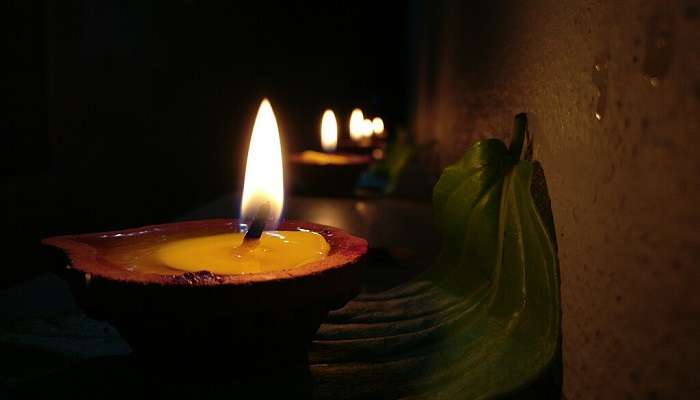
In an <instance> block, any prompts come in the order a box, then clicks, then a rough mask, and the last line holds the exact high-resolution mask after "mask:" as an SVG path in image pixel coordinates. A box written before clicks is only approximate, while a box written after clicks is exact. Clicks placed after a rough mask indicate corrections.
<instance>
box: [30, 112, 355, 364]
mask: <svg viewBox="0 0 700 400" xmlns="http://www.w3.org/2000/svg"><path fill="white" fill-rule="evenodd" d="M282 175H283V170H282V154H281V146H280V138H279V132H278V127H277V122H276V120H275V116H274V113H273V110H272V107H271V105H270V103H269V102H268V101H267V100H264V101H263V102H262V104H261V105H260V109H259V111H258V114H257V118H256V120H255V124H254V128H253V133H252V137H251V141H250V147H249V150H248V158H247V164H246V172H245V183H244V189H243V199H242V204H241V219H240V220H227V219H216V220H200V221H188V222H179V223H170V224H163V225H153V226H145V227H141V228H135V229H126V230H120V231H112V232H103V233H92V234H81V235H68V236H58V237H52V238H49V239H45V240H44V241H43V242H44V243H45V244H47V245H50V246H54V247H56V248H59V249H61V250H62V251H63V252H64V253H65V255H66V256H67V259H68V264H69V265H68V267H67V268H66V270H65V271H64V275H65V276H66V279H67V280H68V282H69V284H70V286H71V288H72V289H73V291H74V294H75V297H76V299H77V300H78V302H79V304H80V305H81V306H82V307H83V309H84V310H85V311H86V312H87V313H88V315H89V316H92V317H94V318H97V319H102V320H107V321H109V322H110V323H112V324H113V325H114V326H115V327H116V328H117V329H118V330H119V332H120V333H121V335H122V336H123V337H124V338H125V339H126V340H127V342H128V343H129V344H130V346H131V347H132V350H133V352H134V355H136V356H137V358H138V357H139V356H140V357H141V358H143V359H149V358H157V359H159V360H175V361H173V362H174V364H173V365H178V366H181V367H179V368H185V369H186V370H187V371H190V369H188V368H192V369H194V368H202V365H197V364H192V365H189V364H188V365H189V367H188V366H184V365H183V363H182V360H192V359H193V358H201V357H204V358H210V357H225V358H226V365H227V366H228V367H227V371H229V370H233V369H236V366H238V367H240V368H242V369H246V368H252V367H254V366H255V365H258V366H260V365H261V364H262V365H263V367H264V368H270V365H271V364H274V363H278V364H284V363H286V362H289V360H290V357H291V358H294V357H302V358H303V357H305V354H306V353H305V345H306V344H307V343H308V341H309V340H310V338H311V335H313V333H314V332H315V331H316V330H317V329H318V327H319V325H320V323H321V322H322V320H323V319H324V317H325V316H326V314H327V313H328V311H329V310H331V309H334V308H338V307H341V306H342V305H343V304H345V302H347V300H349V299H350V298H351V297H352V296H354V294H355V293H356V292H357V290H358V289H359V285H360V269H361V263H360V259H361V257H362V256H363V255H364V254H365V252H366V251H367V242H366V241H365V240H364V239H361V238H357V237H354V236H351V235H349V234H348V233H346V232H344V231H342V230H340V229H337V228H333V227H329V226H323V225H317V224H313V223H309V222H303V221H289V220H288V221H281V222H279V223H278V221H279V220H280V215H281V213H282V209H283V203H284V193H283V176H282ZM151 356H155V357H151ZM188 362H189V361H188ZM200 364H201V363H200Z"/></svg>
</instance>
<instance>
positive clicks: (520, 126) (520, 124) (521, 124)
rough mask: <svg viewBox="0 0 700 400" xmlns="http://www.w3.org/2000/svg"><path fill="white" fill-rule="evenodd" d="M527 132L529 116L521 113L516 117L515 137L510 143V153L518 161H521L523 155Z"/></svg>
mask: <svg viewBox="0 0 700 400" xmlns="http://www.w3.org/2000/svg"><path fill="white" fill-rule="evenodd" d="M526 130H527V114H525V113H520V114H518V115H516V116H515V124H514V126H513V137H512V138H511V142H510V153H511V154H512V155H513V157H515V158H516V159H517V160H520V158H521V157H522V153H523V143H524V142H525V131H526Z"/></svg>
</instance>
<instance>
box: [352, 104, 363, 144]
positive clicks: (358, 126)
mask: <svg viewBox="0 0 700 400" xmlns="http://www.w3.org/2000/svg"><path fill="white" fill-rule="evenodd" d="M364 120H365V116H364V114H362V110H360V109H359V108H356V109H354V110H352V114H350V138H351V139H352V140H360V139H362V138H363V137H365V135H364V130H363V123H364Z"/></svg>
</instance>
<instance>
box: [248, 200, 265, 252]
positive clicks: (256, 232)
mask: <svg viewBox="0 0 700 400" xmlns="http://www.w3.org/2000/svg"><path fill="white" fill-rule="evenodd" d="M269 216H270V202H269V201H268V202H265V203H263V205H261V206H260V208H258V213H257V214H255V218H253V222H251V224H250V228H248V232H246V234H245V237H244V238H243V242H244V243H245V242H248V241H250V240H259V239H260V236H261V235H262V233H263V230H264V229H265V222H266V221H267V217H269Z"/></svg>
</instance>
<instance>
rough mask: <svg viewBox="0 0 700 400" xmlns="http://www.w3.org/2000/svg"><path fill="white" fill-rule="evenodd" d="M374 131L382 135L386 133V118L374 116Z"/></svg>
mask: <svg viewBox="0 0 700 400" xmlns="http://www.w3.org/2000/svg"><path fill="white" fill-rule="evenodd" d="M372 131H373V132H374V134H375V135H381V134H382V133H384V120H382V119H381V118H379V117H374V119H373V120H372Z"/></svg>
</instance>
